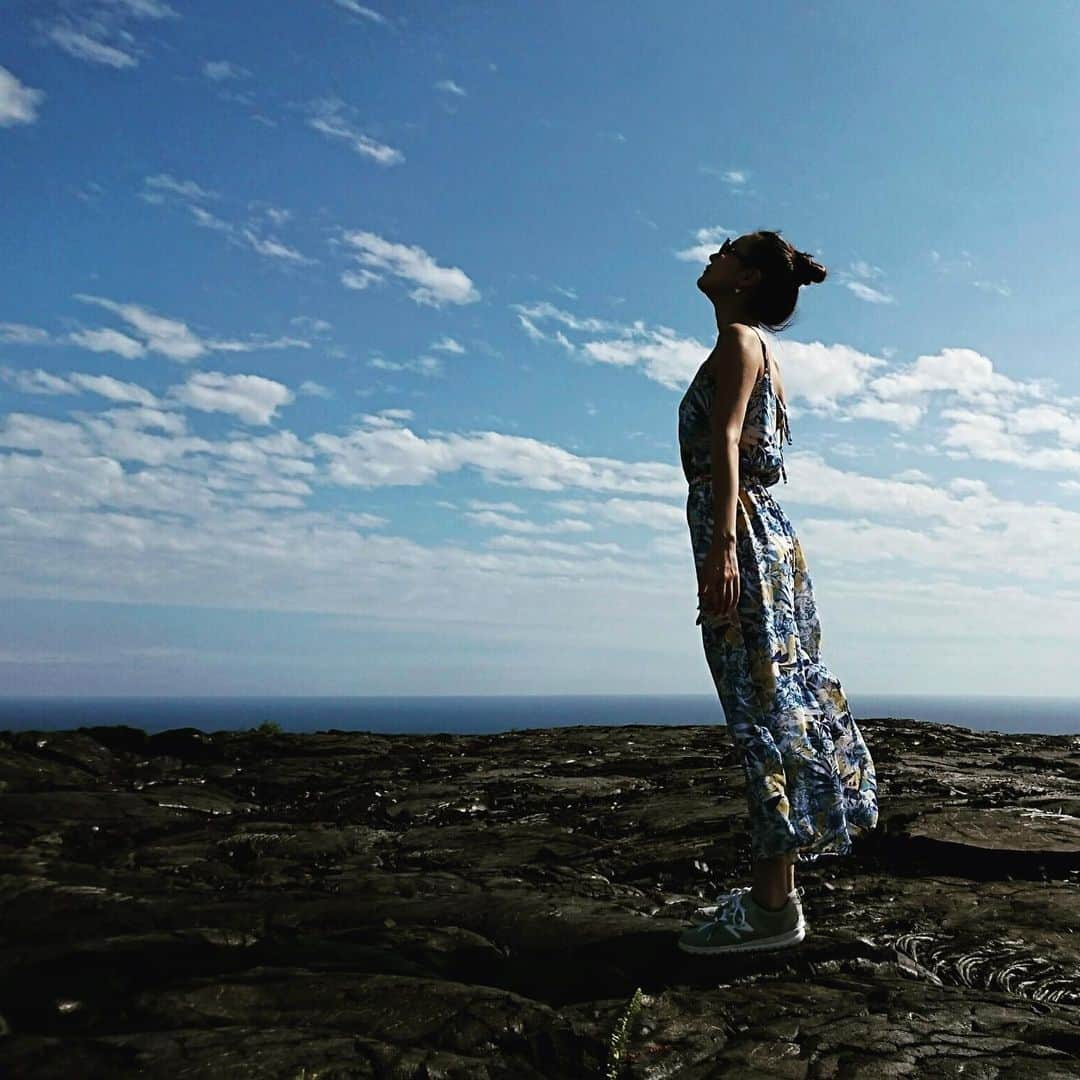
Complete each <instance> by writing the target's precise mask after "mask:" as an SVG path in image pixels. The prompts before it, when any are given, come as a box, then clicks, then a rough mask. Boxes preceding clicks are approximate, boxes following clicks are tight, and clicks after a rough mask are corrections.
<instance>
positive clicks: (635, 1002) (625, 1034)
mask: <svg viewBox="0 0 1080 1080" xmlns="http://www.w3.org/2000/svg"><path fill="white" fill-rule="evenodd" d="M642 1003H643V998H642V994H641V987H640V986H639V987H638V988H637V989H636V990H635V991H634V994H633V997H631V998H630V1000H629V1002H627V1005H626V1008H625V1009H624V1010H623V1014H622V1016H620V1017H619V1019H618V1021H617V1023H616V1024H615V1030H614V1031H613V1032H612V1033H611V1045H610V1046H609V1048H608V1059H607V1071H606V1072H605V1073H604V1080H619V1074H620V1073H621V1072H622V1070H623V1066H624V1065H625V1064H626V1043H627V1041H628V1040H629V1038H630V1028H631V1026H632V1025H633V1023H634V1018H635V1017H636V1016H637V1014H638V1012H639V1011H640V1009H641V1006H642Z"/></svg>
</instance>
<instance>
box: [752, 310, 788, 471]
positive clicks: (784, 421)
mask: <svg viewBox="0 0 1080 1080" xmlns="http://www.w3.org/2000/svg"><path fill="white" fill-rule="evenodd" d="M753 330H754V333H755V334H757V336H758V339H759V340H760V341H761V351H762V352H763V353H764V354H765V374H766V375H768V374H769V345H768V342H767V341H766V340H765V335H764V334H763V333H762V332H761V330H760V329H758V327H756V326H754V327H753ZM772 396H773V400H774V401H775V402H776V407H777V410H778V413H779V415H778V416H777V419H776V427H777V430H778V431H779V432H780V446H779V449H780V475H781V476H782V477H783V478H784V483H785V484H786V483H787V482H788V478H787V470H786V469H785V468H784V440H785V439H787V441H788V445H790V444H791V425H790V424H789V422H788V414H787V406H786V405H785V404H784V403H783V402H782V401H781V400H780V395H779V394H778V393H777V392H776V387H775V386H774V387H773V395H772Z"/></svg>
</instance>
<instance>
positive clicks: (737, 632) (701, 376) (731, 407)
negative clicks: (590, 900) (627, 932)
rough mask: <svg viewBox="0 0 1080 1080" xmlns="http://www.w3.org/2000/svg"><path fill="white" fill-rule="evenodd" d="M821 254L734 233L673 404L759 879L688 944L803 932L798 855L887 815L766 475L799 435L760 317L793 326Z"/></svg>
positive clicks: (707, 617) (716, 669) (770, 941)
mask: <svg viewBox="0 0 1080 1080" xmlns="http://www.w3.org/2000/svg"><path fill="white" fill-rule="evenodd" d="M824 280H825V268H824V267H823V266H822V265H821V264H820V263H818V262H817V261H816V260H814V259H813V258H811V257H810V256H809V255H807V254H806V253H805V252H801V251H797V250H796V249H795V248H793V247H792V246H791V245H790V244H789V243H788V242H787V241H786V240H783V239H781V237H780V234H779V233H778V232H768V231H758V232H753V233H747V234H746V235H744V236H740V237H738V238H737V239H735V240H725V241H724V245H723V247H721V248H720V250H719V251H718V252H717V253H716V254H715V255H713V256H712V257H711V258H710V260H709V265H708V266H707V267H706V268H705V272H704V273H703V274H702V275H701V277H699V278H698V282H697V285H698V288H699V289H700V290H701V291H702V292H703V293H704V294H705V295H706V296H707V297H708V298H709V299H710V300H711V301H712V304H713V307H714V309H715V311H716V326H717V330H718V331H719V336H718V337H717V342H716V347H715V348H714V349H713V351H712V352H711V353H710V354H709V356H708V358H707V359H706V360H705V362H704V363H703V364H702V365H701V368H700V369H699V371H698V373H697V374H696V375H695V376H694V379H693V381H692V382H691V383H690V387H689V389H688V390H687V391H686V395H685V396H684V397H683V399H682V402H681V403H680V405H679V447H680V451H681V454H682V464H683V472H684V474H685V476H686V479H687V482H688V484H689V493H688V496H687V521H688V524H689V526H690V540H691V546H692V549H693V553H694V563H695V566H696V568H697V576H698V598H699V610H700V614H699V616H698V620H697V621H698V622H699V623H700V624H701V636H702V641H703V643H704V646H705V658H706V660H707V662H708V665H709V671H710V672H711V674H712V677H713V681H714V682H715V684H716V689H717V692H718V694H719V696H720V702H721V705H722V706H723V710H724V716H725V719H726V721H727V726H728V730H729V731H730V732H731V735H732V738H733V739H734V742H735V747H736V750H737V751H738V753H739V755H740V758H741V760H742V763H743V766H744V770H745V774H746V797H747V804H748V806H749V808H750V826H751V857H752V859H753V862H754V873H753V885H752V886H743V887H740V888H736V889H734V890H733V891H732V892H729V893H724V894H722V895H721V896H720V897H718V898H717V902H716V904H714V905H711V906H709V907H705V908H700V909H699V910H698V912H696V913H695V915H696V917H697V918H696V921H697V922H698V923H699V924H700V925H698V926H696V927H694V928H692V929H689V930H687V931H685V932H684V933H683V934H682V935H681V936H680V938H679V948H681V949H683V950H684V951H685V952H694V953H725V952H742V951H746V950H751V949H755V950H756V949H777V948H783V947H785V946H787V945H794V944H797V943H798V942H800V941H802V939H803V937H804V936H805V933H806V923H805V921H804V919H803V914H802V906H801V903H800V900H799V894H798V892H796V890H795V866H794V864H795V862H796V861H801V862H816V861H817V859H818V858H819V857H820V856H821V855H837V856H839V855H847V854H848V853H849V852H850V851H851V840H852V838H853V837H855V836H858V835H860V834H862V833H864V832H865V831H867V830H870V829H873V828H874V827H875V826H876V825H877V819H878V804H877V784H876V780H875V775H874V763H873V761H872V759H871V757H870V752H869V750H868V749H867V746H866V743H865V741H864V740H863V737H862V734H861V732H860V731H859V728H858V726H857V725H856V723H855V721H854V719H853V718H852V716H851V712H850V710H849V709H848V704H847V700H846V698H845V696H844V691H843V689H842V687H841V686H840V682H839V680H838V679H837V678H836V676H835V675H833V674H832V672H831V671H829V669H828V668H827V667H826V666H825V664H824V663H822V661H821V658H820V656H819V651H818V646H819V644H820V639H821V628H820V626H819V623H818V617H817V609H816V607H815V604H814V593H813V587H812V583H811V580H810V574H809V572H808V570H807V566H806V560H805V559H804V558H803V552H802V548H801V546H800V544H799V539H798V537H797V536H796V534H795V529H794V527H793V526H792V524H791V522H790V520H789V519H788V517H787V515H786V514H785V513H784V511H783V509H782V508H781V506H780V504H779V503H778V502H777V501H776V499H775V498H773V496H772V494H771V492H770V491H769V489H770V488H771V487H772V486H773V485H774V484H776V483H777V481H778V480H779V479H780V477H781V476H782V477H783V479H784V482H785V483H786V482H787V473H786V471H785V469H784V460H783V441H784V438H785V437H786V439H787V441H788V442H789V443H790V442H791V441H792V440H791V432H790V429H789V428H788V423H787V398H786V395H785V393H784V385H783V381H782V379H781V373H780V372H779V371H778V370H777V368H776V363H775V358H774V357H772V356H771V355H770V350H769V348H768V343H767V340H766V338H765V336H764V334H762V332H761V328H762V327H768V328H769V329H770V330H773V331H776V330H780V329H786V328H787V326H788V325H789V323H788V322H787V321H786V320H788V319H789V317H790V316H791V314H792V312H793V311H794V310H795V304H796V302H797V300H798V296H799V288H800V286H802V285H807V284H809V283H811V282H818V281H824Z"/></svg>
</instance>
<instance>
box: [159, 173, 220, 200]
mask: <svg viewBox="0 0 1080 1080" xmlns="http://www.w3.org/2000/svg"><path fill="white" fill-rule="evenodd" d="M143 183H144V184H145V185H146V187H148V188H155V189H156V190H159V191H168V192H171V193H172V194H174V195H180V196H182V197H183V198H185V199H217V198H220V196H219V195H218V193H217V192H216V191H207V190H205V189H204V188H202V187H200V186H199V185H198V184H196V183H195V181H194V180H177V179H176V177H175V176H170V175H169V174H168V173H156V174H155V175H154V176H144V177H143ZM142 197H143V198H146V194H145V193H143V195H142ZM147 201H152V200H150V199H147Z"/></svg>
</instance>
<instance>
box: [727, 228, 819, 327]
mask: <svg viewBox="0 0 1080 1080" xmlns="http://www.w3.org/2000/svg"><path fill="white" fill-rule="evenodd" d="M750 235H751V236H752V237H753V239H754V244H753V247H752V248H751V251H752V252H753V257H752V259H751V260H749V261H748V263H747V265H748V266H751V267H756V268H757V269H759V270H760V271H761V281H760V282H759V283H758V286H757V288H755V289H754V290H753V292H752V293H751V294H750V295H749V296H748V297H747V300H748V302H749V303H748V306H749V315H750V316H751V318H753V319H754V320H755V321H757V322H758V323H760V324H761V325H762V326H766V327H768V328H769V329H770V330H772V331H774V332H775V331H777V330H786V329H787V328H788V327H789V326H790V325H791V315H792V313H793V312H794V310H795V304H796V303H797V302H798V299H799V286H800V285H809V284H811V283H817V282H819V281H824V280H825V278H826V276H827V274H828V271H827V270H826V269H825V267H824V266H822V265H821V263H819V262H818V261H817V259H815V258H814V257H813V256H812V255H808V254H807V253H806V252H805V251H798V250H797V249H796V248H794V247H792V246H791V244H789V243H788V242H787V241H786V240H782V239H781V238H780V230H779V229H776V230H768V229H759V230H758V231H757V232H754V233H751V234H750Z"/></svg>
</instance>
